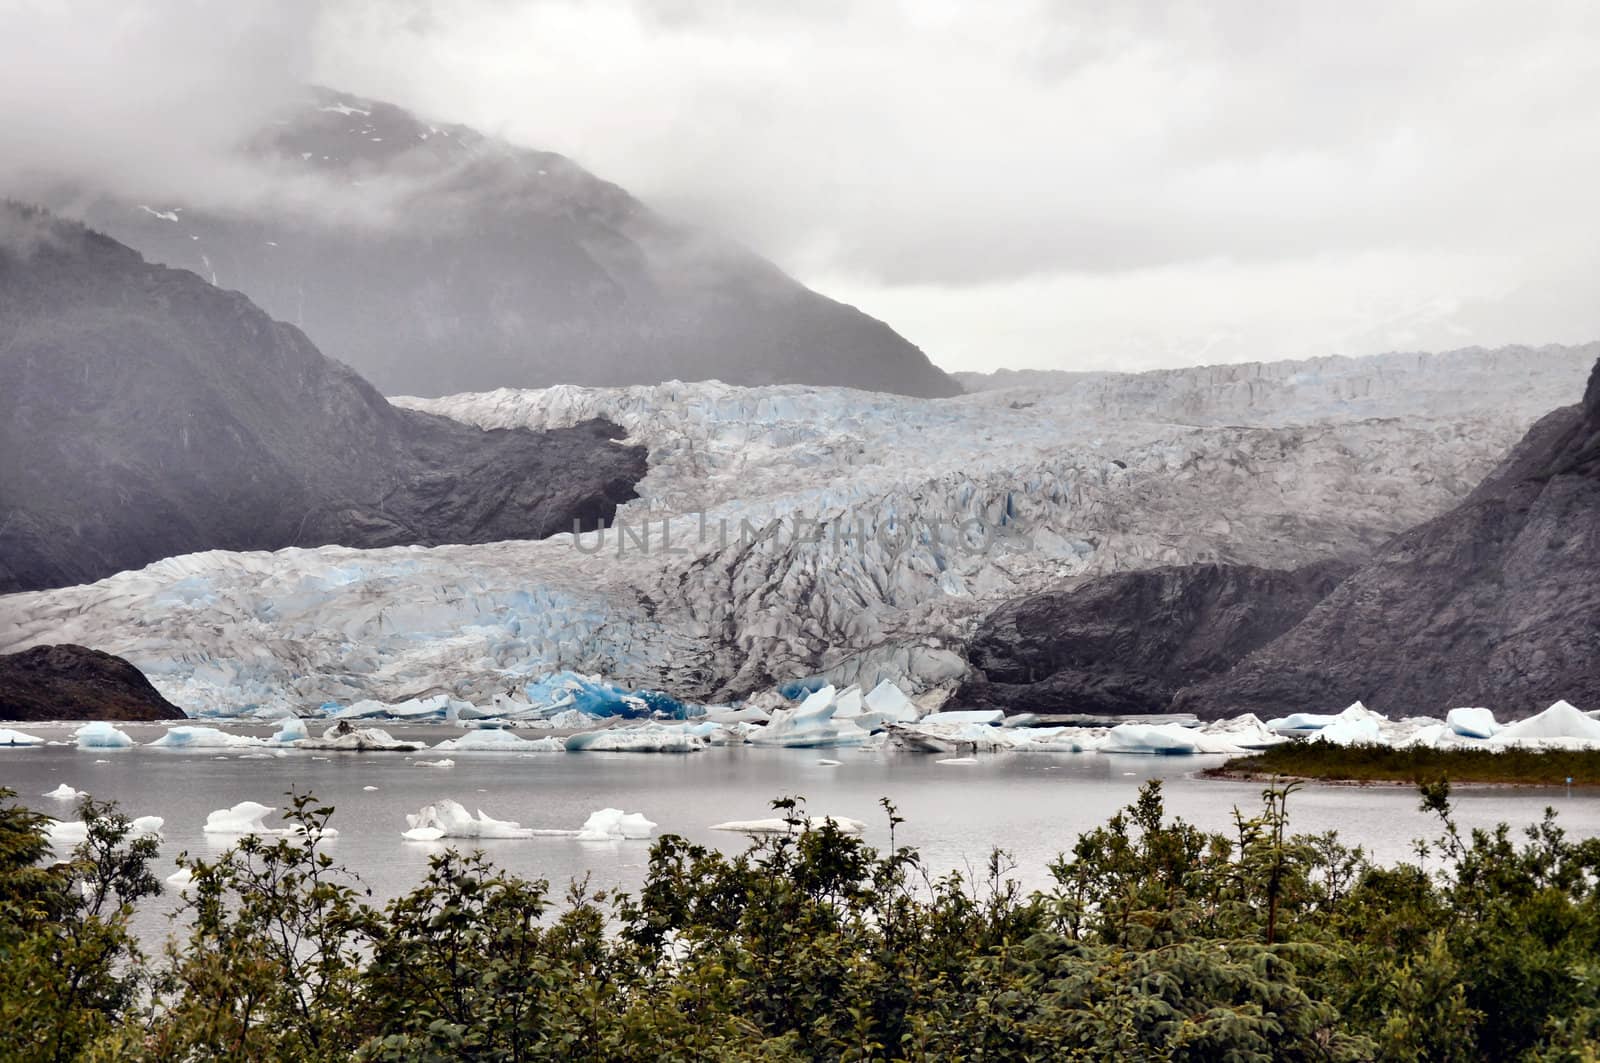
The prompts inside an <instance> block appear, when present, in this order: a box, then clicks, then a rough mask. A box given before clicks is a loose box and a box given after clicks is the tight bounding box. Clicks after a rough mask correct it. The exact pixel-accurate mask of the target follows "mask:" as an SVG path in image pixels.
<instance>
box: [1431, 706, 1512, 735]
mask: <svg viewBox="0 0 1600 1063" xmlns="http://www.w3.org/2000/svg"><path fill="white" fill-rule="evenodd" d="M1444 721H1445V723H1446V724H1448V725H1449V727H1450V730H1452V731H1454V732H1455V733H1456V734H1458V735H1462V736H1464V737H1466V738H1493V737H1494V736H1495V732H1496V731H1498V730H1500V724H1499V722H1498V721H1496V720H1495V718H1494V713H1493V712H1492V711H1491V710H1489V709H1465V708H1464V709H1451V710H1450V711H1449V712H1448V713H1447V714H1445V718H1444Z"/></svg>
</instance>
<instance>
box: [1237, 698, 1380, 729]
mask: <svg viewBox="0 0 1600 1063" xmlns="http://www.w3.org/2000/svg"><path fill="white" fill-rule="evenodd" d="M1388 719H1389V718H1388V717H1387V716H1384V715H1382V714H1380V713H1376V712H1373V711H1372V710H1371V709H1369V708H1367V707H1366V706H1365V705H1363V704H1361V702H1359V701H1355V702H1351V703H1350V705H1348V706H1347V707H1346V708H1345V710H1344V711H1343V712H1339V713H1334V714H1332V715H1329V714H1327V713H1317V712H1296V713H1292V714H1290V715H1288V716H1281V717H1279V718H1277V719H1275V720H1268V721H1267V726H1268V727H1270V728H1271V729H1272V730H1274V731H1317V730H1320V729H1322V728H1324V727H1327V726H1328V725H1329V724H1331V723H1333V722H1334V721H1335V720H1370V721H1372V722H1373V723H1378V724H1381V723H1384V722H1386V721H1387V720H1388Z"/></svg>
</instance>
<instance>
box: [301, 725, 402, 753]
mask: <svg viewBox="0 0 1600 1063" xmlns="http://www.w3.org/2000/svg"><path fill="white" fill-rule="evenodd" d="M295 745H296V746H298V747H299V748H301V749H326V750H343V751H346V752H355V753H369V752H390V753H415V752H417V751H418V750H420V749H422V748H423V745H422V743H421V742H402V741H400V740H399V739H397V738H395V737H394V736H393V735H391V734H390V733H389V732H388V731H385V730H382V729H380V728H377V727H352V726H351V725H350V722H349V721H348V720H340V721H339V722H338V723H336V724H334V725H333V726H332V727H330V728H328V729H327V730H326V731H324V732H323V733H322V737H321V738H302V739H298V740H297V741H296V742H295Z"/></svg>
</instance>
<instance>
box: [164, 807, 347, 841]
mask: <svg viewBox="0 0 1600 1063" xmlns="http://www.w3.org/2000/svg"><path fill="white" fill-rule="evenodd" d="M276 811H277V809H276V808H269V807H268V806H266V805H263V804H260V803H259V802H256V801H240V802H239V803H238V804H236V805H234V806H233V807H232V808H219V809H217V810H216V811H215V812H212V813H211V814H209V815H208V816H206V822H205V826H203V827H201V828H200V829H201V830H202V831H204V832H205V833H207V834H259V835H261V836H263V837H277V836H289V837H301V836H304V835H306V834H307V833H310V834H312V835H314V836H315V837H318V838H337V837H338V836H339V832H338V831H337V830H335V829H333V828H332V827H323V828H321V829H317V830H313V831H310V832H307V831H306V829H305V828H304V827H303V826H301V825H300V824H298V823H291V824H289V825H288V826H286V827H269V826H267V825H266V824H265V823H264V822H262V821H263V820H264V819H265V818H266V817H267V816H270V815H271V814H272V813H274V812H276ZM151 818H154V817H151ZM137 822H138V821H137V820H135V823H137ZM158 822H159V821H158Z"/></svg>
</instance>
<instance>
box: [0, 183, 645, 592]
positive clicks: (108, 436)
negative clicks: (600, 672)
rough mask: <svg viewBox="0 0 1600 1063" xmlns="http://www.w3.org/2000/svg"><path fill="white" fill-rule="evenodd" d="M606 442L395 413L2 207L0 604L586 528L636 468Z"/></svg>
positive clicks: (239, 307)
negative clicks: (252, 565)
mask: <svg viewBox="0 0 1600 1063" xmlns="http://www.w3.org/2000/svg"><path fill="white" fill-rule="evenodd" d="M620 435H621V430H620V429H619V428H617V427H616V426H615V425H613V424H610V423H609V422H603V421H593V422H588V423H585V424H582V425H579V426H576V427H573V428H569V429H560V430H556V431H550V432H532V431H526V430H521V429H516V430H499V431H489V432H485V431H482V430H479V429H476V428H472V427H470V426H467V425H463V424H460V423H457V422H454V421H450V420H447V419H445V418H440V417H434V416H430V415H427V414H422V413H417V412H413V411H408V410H401V409H397V408H395V407H393V406H391V405H389V403H388V402H386V401H385V400H384V398H383V397H382V396H381V395H380V394H379V393H378V392H377V391H376V390H375V389H374V388H373V387H372V386H371V385H369V384H368V383H367V382H366V381H365V380H363V379H362V378H361V377H360V376H358V375H357V374H356V373H355V372H354V371H353V370H351V369H349V368H348V367H346V366H344V365H341V364H340V363H338V362H335V361H333V360H331V359H329V358H326V357H324V356H323V355H322V354H321V353H320V352H319V351H318V350H317V349H316V348H315V347H314V346H312V344H311V343H310V341H309V340H307V338H306V337H305V335H304V334H303V333H302V332H301V331H300V330H299V329H297V328H294V327H293V326H290V325H286V324H283V323H282V322H278V321H274V320H272V319H271V318H270V317H268V316H267V315H266V314H265V313H263V312H262V311H261V310H260V309H258V308H257V307H256V306H255V305H254V304H252V303H251V302H250V300H249V299H248V298H246V297H245V296H244V295H241V294H239V293H238V292H230V291H224V290H222V289H219V288H216V287H213V286H212V285H210V284H208V283H206V282H205V281H204V280H202V279H201V278H199V277H197V276H195V275H194V274H192V273H188V272H186V271H182V270H174V269H167V268H164V267H162V266H157V265H153V264H150V263H147V262H145V261H144V260H143V259H142V258H141V257H140V256H139V255H138V254H137V253H136V252H134V251H132V250H130V249H129V248H127V247H124V246H122V245H121V244H119V243H117V242H116V241H114V240H112V239H110V238H109V237H106V236H102V235H100V234H98V233H95V232H92V231H90V230H87V229H84V228H82V227H80V226H77V225H75V224H71V223H67V222H63V221H59V220H56V219H54V218H51V217H50V216H48V215H46V214H43V213H40V212H37V211H32V210H29V209H27V208H22V207H18V206H16V205H0V592H9V591H17V590H25V589H31V588H40V587H50V586H59V585H63V584H70V583H78V582H85V581H88V580H93V579H97V578H99V577H101V576H105V575H108V574H110V573H112V572H115V571H118V570H120V569H126V568H134V567H139V566H142V565H145V564H147V563H149V562H151V561H154V560H157V559H159V558H162V557H167V556H171V555H174V554H181V553H188V552H192V551H197V550H207V549H228V550H252V549H277V548H280V547H286V546H316V545H321V544H326V543H340V544H344V545H347V546H361V547H375V546H391V545H401V544H423V545H437V544H442V543H475V542H488V541H494V540H499V539H512V538H541V537H544V536H546V535H550V534H552V533H554V532H557V531H562V530H567V529H570V528H571V527H572V524H573V522H574V521H577V522H578V523H579V524H581V525H582V526H584V527H593V526H595V525H596V524H597V523H599V522H602V521H606V520H608V519H609V518H610V517H611V515H612V514H613V512H614V511H615V507H616V505H617V504H618V503H619V502H622V501H625V500H627V499H629V498H632V497H634V491H633V485H634V484H635V483H636V482H637V481H638V480H639V478H640V477H642V476H643V475H644V472H645V453H644V450H643V448H638V447H626V446H622V445H620V444H618V443H617V442H616V441H615V440H616V439H617V437H618V436H620Z"/></svg>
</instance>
